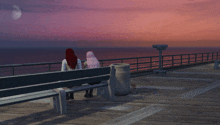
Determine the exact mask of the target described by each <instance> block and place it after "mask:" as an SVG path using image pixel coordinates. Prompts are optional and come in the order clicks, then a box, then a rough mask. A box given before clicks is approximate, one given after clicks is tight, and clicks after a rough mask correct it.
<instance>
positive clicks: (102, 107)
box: [0, 63, 220, 125]
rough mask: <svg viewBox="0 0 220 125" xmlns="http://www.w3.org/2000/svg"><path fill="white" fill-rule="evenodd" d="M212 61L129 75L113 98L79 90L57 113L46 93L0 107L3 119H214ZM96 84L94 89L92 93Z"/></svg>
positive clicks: (79, 124)
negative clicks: (125, 90)
mask: <svg viewBox="0 0 220 125" xmlns="http://www.w3.org/2000/svg"><path fill="white" fill-rule="evenodd" d="M213 67H214V64H213V63H212V64H207V65H202V66H195V67H190V68H184V69H176V70H173V71H168V72H167V75H165V76H161V75H156V74H149V75H146V76H140V77H134V78H131V84H136V88H131V93H130V94H129V95H127V96H119V97H117V101H115V102H113V101H110V100H106V99H103V98H101V97H100V96H96V95H94V97H93V98H91V99H87V98H84V94H85V92H78V93H75V94H74V97H75V100H72V101H68V113H67V114H65V115H60V114H59V113H58V112H56V111H55V110H54V109H53V108H52V106H51V105H50V104H49V99H42V100H38V101H34V102H33V101H32V102H25V103H20V104H15V105H10V106H4V107H0V124H1V125H4V124H7V125H72V124H73V125H98V124H100V125H110V124H115V125H123V124H125V125H129V124H131V125H146V124H150V125H154V124H155V125H189V124H190V125H191V124H192V125H194V124H195V125H196V124H210V125H211V124H212V125H213V124H215V125H220V81H219V80H220V70H215V69H213ZM95 93H96V90H94V94H95Z"/></svg>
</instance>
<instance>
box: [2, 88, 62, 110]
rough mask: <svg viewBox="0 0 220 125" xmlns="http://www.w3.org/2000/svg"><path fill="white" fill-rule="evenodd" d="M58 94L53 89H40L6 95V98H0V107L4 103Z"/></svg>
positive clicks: (14, 102)
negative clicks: (11, 95) (18, 94)
mask: <svg viewBox="0 0 220 125" xmlns="http://www.w3.org/2000/svg"><path fill="white" fill-rule="evenodd" d="M58 95H59V94H58V93H57V92H56V91H54V90H46V91H40V92H33V93H29V94H25V95H21V96H20V97H19V96H15V97H10V98H9V97H7V98H0V107H2V106H6V105H12V104H17V103H22V102H27V101H32V100H37V99H42V98H47V97H52V96H58Z"/></svg>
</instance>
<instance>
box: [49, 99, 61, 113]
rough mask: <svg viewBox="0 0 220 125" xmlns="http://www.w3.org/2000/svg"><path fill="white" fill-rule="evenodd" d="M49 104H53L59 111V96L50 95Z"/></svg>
mask: <svg viewBox="0 0 220 125" xmlns="http://www.w3.org/2000/svg"><path fill="white" fill-rule="evenodd" d="M50 105H52V106H53V108H55V109H56V110H57V111H58V112H59V111H60V103H59V96H54V97H50Z"/></svg>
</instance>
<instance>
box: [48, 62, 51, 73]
mask: <svg viewBox="0 0 220 125" xmlns="http://www.w3.org/2000/svg"><path fill="white" fill-rule="evenodd" d="M50 68H51V64H48V71H49V72H50Z"/></svg>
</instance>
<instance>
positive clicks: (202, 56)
mask: <svg viewBox="0 0 220 125" xmlns="http://www.w3.org/2000/svg"><path fill="white" fill-rule="evenodd" d="M202 62H203V53H202Z"/></svg>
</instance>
